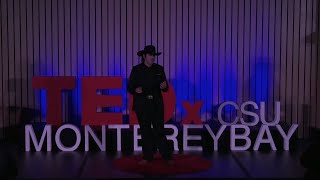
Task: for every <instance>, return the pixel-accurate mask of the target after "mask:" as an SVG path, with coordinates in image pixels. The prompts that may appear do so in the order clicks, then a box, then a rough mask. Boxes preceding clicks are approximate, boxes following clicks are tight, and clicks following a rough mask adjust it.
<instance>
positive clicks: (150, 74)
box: [127, 62, 169, 111]
mask: <svg viewBox="0 0 320 180" xmlns="http://www.w3.org/2000/svg"><path fill="white" fill-rule="evenodd" d="M163 81H166V82H167V78H166V75H165V71H164V68H163V66H161V65H159V64H156V63H153V64H152V66H151V67H147V66H146V65H145V64H144V63H143V62H142V63H140V64H138V65H135V66H133V68H132V70H131V73H130V77H129V81H128V85H127V90H128V91H129V93H130V94H132V95H133V105H132V110H133V111H143V110H144V109H145V107H146V101H148V99H147V97H146V96H148V95H152V96H153V98H154V102H155V103H157V104H158V105H159V107H160V108H161V109H160V110H162V111H163V109H164V107H163V98H162V94H161V91H163V92H167V91H168V88H169V86H168V82H167V87H166V88H165V89H162V90H161V89H160V83H161V82H163ZM137 87H142V91H143V92H142V93H141V94H138V93H136V92H135V89H136V88H137Z"/></svg>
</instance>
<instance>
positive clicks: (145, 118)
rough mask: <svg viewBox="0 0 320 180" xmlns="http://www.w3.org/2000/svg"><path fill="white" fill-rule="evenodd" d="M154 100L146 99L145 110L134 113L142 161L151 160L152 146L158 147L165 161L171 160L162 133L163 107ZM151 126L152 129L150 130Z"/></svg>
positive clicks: (165, 139) (166, 142)
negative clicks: (138, 131)
mask: <svg viewBox="0 0 320 180" xmlns="http://www.w3.org/2000/svg"><path fill="white" fill-rule="evenodd" d="M160 106H161V105H160V104H159V103H157V102H156V100H154V99H147V100H146V105H145V108H144V109H143V110H141V111H136V114H137V118H138V122H139V125H140V132H141V140H142V153H143V159H145V160H148V161H151V160H152V159H153V144H154V141H156V144H157V145H158V146H159V152H160V154H161V155H162V158H163V159H165V160H170V159H172V153H171V151H170V149H169V148H168V140H167V138H166V136H165V133H164V114H163V107H160ZM162 106H163V105H162ZM151 124H152V127H153V128H151Z"/></svg>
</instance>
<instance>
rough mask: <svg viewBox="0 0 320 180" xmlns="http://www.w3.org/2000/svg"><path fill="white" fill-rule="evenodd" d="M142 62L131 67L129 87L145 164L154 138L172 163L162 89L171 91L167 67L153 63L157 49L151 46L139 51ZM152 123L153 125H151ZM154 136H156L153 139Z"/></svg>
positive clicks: (161, 151) (167, 160)
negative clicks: (166, 72)
mask: <svg viewBox="0 0 320 180" xmlns="http://www.w3.org/2000/svg"><path fill="white" fill-rule="evenodd" d="M137 54H138V56H139V57H142V62H141V63H140V64H138V65H136V66H134V67H133V68H132V70H131V73H130V77H129V82H128V86H127V89H128V91H129V93H130V94H132V95H133V106H132V110H133V111H135V113H136V115H137V118H138V122H139V125H140V130H141V140H142V153H143V160H142V161H141V162H139V164H145V163H147V162H150V161H152V160H153V141H154V140H155V141H156V144H157V145H158V146H159V152H160V154H161V156H162V158H163V159H165V160H166V162H167V163H168V164H173V161H172V152H171V151H170V150H169V148H168V142H167V138H166V136H165V134H164V104H163V99H162V94H161V91H163V92H166V91H168V88H169V87H168V83H167V79H166V75H165V72H164V68H163V67H162V66H161V65H159V64H156V63H154V60H155V56H159V55H160V54H161V52H156V49H155V47H154V46H152V45H148V46H146V47H145V48H144V50H141V51H139V52H138V53H137ZM151 125H152V127H153V128H151ZM153 138H154V139H153Z"/></svg>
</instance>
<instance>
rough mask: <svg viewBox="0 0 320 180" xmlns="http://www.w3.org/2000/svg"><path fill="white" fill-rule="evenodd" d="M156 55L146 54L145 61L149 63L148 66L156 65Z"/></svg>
mask: <svg viewBox="0 0 320 180" xmlns="http://www.w3.org/2000/svg"><path fill="white" fill-rule="evenodd" d="M154 59H155V58H154V55H152V54H145V55H144V60H145V61H146V63H148V64H152V63H154Z"/></svg>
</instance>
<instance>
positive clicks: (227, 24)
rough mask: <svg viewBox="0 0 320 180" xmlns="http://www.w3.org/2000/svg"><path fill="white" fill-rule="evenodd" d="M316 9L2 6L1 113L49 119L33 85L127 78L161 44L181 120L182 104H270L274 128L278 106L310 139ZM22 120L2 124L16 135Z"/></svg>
mask: <svg viewBox="0 0 320 180" xmlns="http://www.w3.org/2000/svg"><path fill="white" fill-rule="evenodd" d="M300 4H301V6H300ZM318 8H319V3H318V1H317V0H294V1H289V0H281V1H275V0H266V1H257V0H236V1H233V0H228V1H222V0H201V1H194V0H188V1H181V0H174V1H168V0H154V1H147V0H135V1H129V0H121V1H116V0H107V1H104V0H94V1H89V0H79V1H75V0H58V1H54V0H45V1H40V0H27V1H22V0H14V1H9V0H1V32H0V33H1V38H2V39H1V51H0V52H1V56H0V57H1V60H2V64H1V66H2V67H1V70H2V74H1V81H2V84H1V88H0V90H1V93H0V94H1V96H2V97H1V106H4V107H8V106H16V107H30V108H35V109H39V110H40V111H43V112H44V111H45V110H44V109H43V108H44V107H45V104H44V103H46V102H45V100H44V99H43V97H44V96H43V95H44V94H43V92H44V91H42V92H41V93H40V91H38V90H37V91H34V90H33V89H32V86H31V85H32V84H31V78H32V76H34V75H48V76H62V75H74V76H77V77H81V76H88V75H91V76H95V75H98V76H100V75H111V76H114V75H116V76H122V77H124V78H128V76H129V73H130V71H131V68H132V66H134V65H136V64H138V63H140V59H139V58H138V57H137V55H136V52H137V51H138V50H140V49H142V48H143V47H144V46H145V45H147V44H154V45H155V46H156V47H157V49H158V50H159V51H162V52H163V54H162V55H161V56H159V57H158V58H157V62H158V63H159V64H161V65H163V66H164V67H165V71H166V74H167V78H168V79H169V80H170V82H171V84H172V85H173V86H174V87H175V91H176V94H177V98H178V101H177V105H176V106H177V114H176V116H175V118H176V119H180V120H181V119H182V118H183V117H184V116H185V114H186V112H185V110H184V108H183V107H182V106H181V101H183V100H187V101H191V102H193V101H197V100H204V101H205V104H204V106H203V107H202V109H201V113H203V112H207V113H210V114H213V113H214V110H213V106H214V105H217V104H219V103H222V102H224V101H226V100H232V101H236V102H237V103H238V104H241V103H242V102H244V101H247V100H252V101H259V100H260V99H263V98H265V95H266V99H265V100H266V102H267V112H266V113H267V116H268V118H269V120H271V119H272V118H273V116H272V115H273V112H274V109H273V107H274V102H275V101H278V100H280V102H281V110H282V116H281V117H282V119H283V120H284V121H286V122H287V123H289V124H291V123H299V124H301V125H300V126H299V135H300V136H307V135H308V132H309V131H308V128H309V127H311V128H312V127H319V126H320V123H318V122H317V118H318V117H319V112H318V111H317V110H318V109H319V106H320V105H319V104H320V103H319V102H320V100H319V95H318V91H319V87H318V85H317V84H318V83H317V82H318V81H317V79H319V78H317V77H319V69H320V68H319V63H317V60H318V54H319V48H318V47H319V45H317V44H316V43H314V42H312V40H311V42H309V41H310V40H309V39H308V38H311V39H312V38H315V37H312V35H311V34H312V33H313V35H314V34H316V33H315V32H316V31H318V30H319V27H318V26H319V20H318V19H319V9H318ZM10 22H12V23H10ZM310 36H311V37H310ZM125 80H126V79H125ZM125 80H124V82H125ZM263 81H266V82H263ZM265 87H267V90H266V89H265ZM122 91H125V88H123V90H122ZM80 92H81V90H80V86H79V83H78V81H77V89H76V90H75V91H74V92H73V93H74V94H73V96H72V97H71V99H70V97H69V95H66V96H64V97H65V100H66V102H67V104H70V103H71V102H72V104H76V110H75V111H76V112H77V113H78V114H79V112H81V97H80ZM41 94H42V95H41ZM66 98H67V99H66ZM126 100H127V97H124V101H126ZM70 101H71V102H70ZM258 104H259V102H258ZM126 107H127V105H126V102H125V103H124V106H123V108H124V109H126ZM70 110H71V109H70V108H69V107H68V105H67V106H65V107H64V119H65V120H66V121H67V120H68V119H69V118H72V117H71V116H70ZM17 112H18V111H17ZM17 112H14V113H11V114H10V115H9V114H6V113H4V112H3V114H2V115H1V117H2V118H5V119H8V120H9V119H10V125H13V124H14V122H15V121H17V120H18V119H17V118H18V116H17ZM9 116H10V117H9ZM208 117H209V116H206V119H207V118H208ZM39 118H40V119H38V120H39V121H40V120H41V121H43V120H45V119H43V118H44V117H41V116H40V117H39ZM12 120H13V121H12ZM38 120H36V121H38ZM79 120H80V119H79ZM229 120H231V119H228V121H229ZM309 121H310V122H309ZM6 123H7V124H8V125H9V122H5V121H3V122H2V124H3V125H4V124H6Z"/></svg>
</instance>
